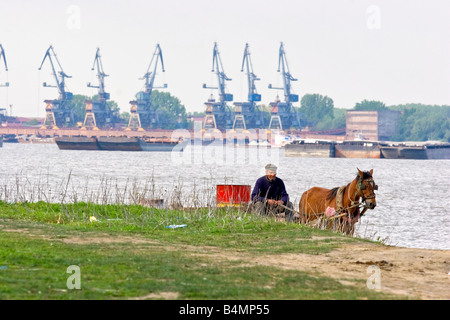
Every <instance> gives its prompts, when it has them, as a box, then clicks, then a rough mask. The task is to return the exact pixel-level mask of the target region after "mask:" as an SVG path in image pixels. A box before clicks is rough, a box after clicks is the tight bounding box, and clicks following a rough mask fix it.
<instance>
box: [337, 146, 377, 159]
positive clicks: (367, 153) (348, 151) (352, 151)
mask: <svg viewBox="0 0 450 320" xmlns="http://www.w3.org/2000/svg"><path fill="white" fill-rule="evenodd" d="M334 148H335V157H336V158H369V159H379V158H381V151H380V147H379V145H378V144H373V143H360V144H354V143H343V144H336V145H335V147H334Z"/></svg>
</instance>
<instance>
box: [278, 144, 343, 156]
mask: <svg viewBox="0 0 450 320" xmlns="http://www.w3.org/2000/svg"><path fill="white" fill-rule="evenodd" d="M335 144H336V143H335V142H333V141H328V140H294V141H292V142H291V143H288V144H286V145H285V146H284V155H285V156H286V157H309V158H334V156H335V148H334V146H335Z"/></svg>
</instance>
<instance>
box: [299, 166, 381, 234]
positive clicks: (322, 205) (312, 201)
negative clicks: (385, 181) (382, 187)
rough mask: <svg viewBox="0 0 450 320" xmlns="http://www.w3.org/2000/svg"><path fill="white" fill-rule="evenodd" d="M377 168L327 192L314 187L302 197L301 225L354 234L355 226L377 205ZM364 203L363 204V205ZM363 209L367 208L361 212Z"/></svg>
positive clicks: (361, 172)
mask: <svg viewBox="0 0 450 320" xmlns="http://www.w3.org/2000/svg"><path fill="white" fill-rule="evenodd" d="M372 174H373V169H372V170H370V171H364V172H363V171H360V170H359V169H358V174H357V175H356V178H355V179H354V180H353V181H352V182H350V183H349V184H347V185H346V186H342V187H336V188H333V189H331V190H330V189H325V188H320V187H313V188H311V189H309V190H307V191H305V192H304V193H303V194H302V197H301V199H300V204H299V211H300V222H301V223H313V224H315V225H324V226H325V227H326V228H327V229H331V230H336V231H339V232H344V233H346V234H349V235H353V233H354V226H355V223H356V222H358V219H359V218H360V217H361V216H362V215H363V214H364V213H365V212H366V210H367V209H374V208H375V207H376V205H377V203H376V199H375V192H374V191H375V190H378V186H377V185H376V184H375V182H374V181H373V177H372ZM360 200H361V202H360ZM360 207H364V209H363V211H362V212H360Z"/></svg>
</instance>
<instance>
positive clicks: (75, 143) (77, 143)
mask: <svg viewBox="0 0 450 320" xmlns="http://www.w3.org/2000/svg"><path fill="white" fill-rule="evenodd" d="M55 142H56V144H57V145H58V148H59V149H61V150H100V148H99V145H98V143H97V139H96V138H95V137H56V138H55Z"/></svg>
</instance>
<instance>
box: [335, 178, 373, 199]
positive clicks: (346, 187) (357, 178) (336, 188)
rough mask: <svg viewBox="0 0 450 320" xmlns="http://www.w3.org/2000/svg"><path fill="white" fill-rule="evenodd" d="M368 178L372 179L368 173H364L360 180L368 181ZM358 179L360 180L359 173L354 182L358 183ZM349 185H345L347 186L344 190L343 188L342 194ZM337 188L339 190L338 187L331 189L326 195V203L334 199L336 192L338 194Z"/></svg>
mask: <svg viewBox="0 0 450 320" xmlns="http://www.w3.org/2000/svg"><path fill="white" fill-rule="evenodd" d="M368 178H372V175H371V174H370V172H369V171H364V172H363V177H362V179H363V180H365V179H368ZM359 179H361V177H360V175H359V173H357V174H356V180H357V181H359ZM350 183H351V182H350ZM350 183H349V184H347V185H346V186H345V188H344V193H345V190H346V189H347V188H348V186H349V185H350ZM339 188H340V187H336V188H333V189H331V190H330V191H329V192H328V195H327V200H328V201H331V200H333V199H334V198H336V195H337V192H338V190H339Z"/></svg>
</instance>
